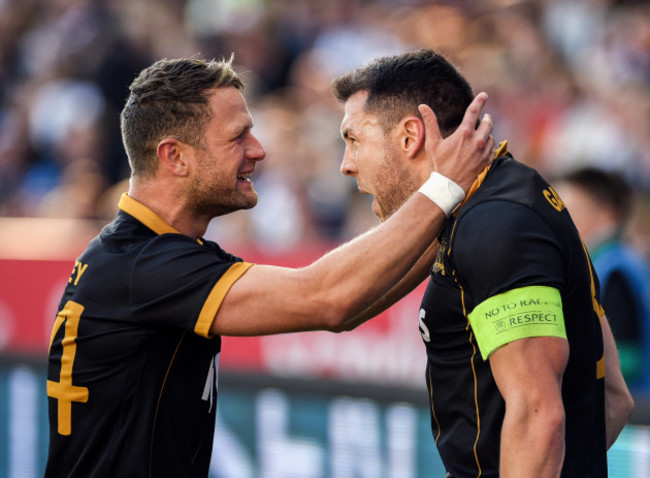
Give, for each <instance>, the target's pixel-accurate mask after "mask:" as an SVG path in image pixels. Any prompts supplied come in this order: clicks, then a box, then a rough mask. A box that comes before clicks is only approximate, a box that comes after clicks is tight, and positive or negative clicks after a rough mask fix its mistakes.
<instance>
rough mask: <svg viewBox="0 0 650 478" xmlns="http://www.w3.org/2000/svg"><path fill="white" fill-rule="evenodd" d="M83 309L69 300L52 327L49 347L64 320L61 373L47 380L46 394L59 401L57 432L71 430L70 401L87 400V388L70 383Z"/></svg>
mask: <svg viewBox="0 0 650 478" xmlns="http://www.w3.org/2000/svg"><path fill="white" fill-rule="evenodd" d="M83 311H84V307H83V305H81V304H77V303H76V302H73V301H71V300H69V301H68V302H67V303H66V304H65V307H63V309H61V311H60V312H59V314H58V315H57V317H56V321H55V322H54V327H53V329H52V337H51V338H50V347H52V342H53V341H54V337H55V336H56V333H57V332H58V330H59V328H60V327H61V325H62V324H63V322H65V336H64V337H63V341H62V343H61V345H62V346H63V354H62V355H61V374H60V376H59V381H58V382H53V381H51V380H48V381H47V396H48V397H52V398H56V399H57V400H58V401H59V406H58V420H59V428H58V431H59V434H60V435H70V433H71V432H72V402H81V403H86V402H87V401H88V388H87V387H77V386H74V385H72V364H73V362H74V357H75V354H76V353H77V343H76V342H75V340H76V338H77V333H78V330H79V319H80V318H81V314H82V312H83Z"/></svg>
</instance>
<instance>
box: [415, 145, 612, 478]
mask: <svg viewBox="0 0 650 478" xmlns="http://www.w3.org/2000/svg"><path fill="white" fill-rule="evenodd" d="M439 239H440V248H439V252H438V257H437V259H436V262H435V264H434V266H433V268H432V270H431V278H430V281H429V284H428V286H427V289H426V291H425V294H424V297H423V301H422V309H421V310H420V328H421V333H422V336H423V338H424V341H425V346H426V351H427V371H426V379H427V386H428V391H429V398H430V406H431V427H432V431H433V436H434V439H435V441H436V445H437V447H438V450H439V452H440V456H441V458H442V461H443V463H444V464H445V466H446V468H447V470H448V471H449V473H450V475H451V476H453V477H455V478H466V477H476V476H481V477H484V478H488V477H496V476H498V472H499V449H500V433H501V424H502V422H503V417H504V411H505V406H504V401H503V398H502V397H501V395H500V393H499V391H498V389H497V386H496V384H495V381H494V378H493V376H492V373H491V369H490V364H489V359H488V360H484V359H483V358H482V356H481V350H479V344H478V342H477V340H476V335H475V333H474V332H475V331H474V330H473V329H472V326H471V324H470V320H469V318H468V316H469V315H470V314H471V312H472V310H473V309H474V308H475V307H476V306H478V305H479V304H481V303H483V302H484V301H486V300H487V299H490V298H493V297H494V296H496V295H498V294H503V293H506V292H508V291H512V290H515V289H519V288H526V287H531V286H533V287H534V288H537V287H538V286H543V287H544V288H545V289H546V290H552V289H551V288H553V289H556V290H557V291H559V293H560V297H561V307H562V311H563V316H564V323H565V328H566V337H567V340H568V342H569V347H570V356H569V362H568V365H567V367H566V371H565V373H564V378H563V381H562V399H563V401H564V408H565V414H566V457H565V460H564V466H563V470H562V476H563V477H577V476H581V477H582V476H585V477H586V476H589V477H593V478H597V477H604V476H606V473H607V465H606V438H605V412H604V380H603V377H604V358H603V342H602V330H601V326H600V315H601V314H602V308H601V307H600V305H599V302H598V295H597V290H598V284H597V278H596V275H595V273H594V271H593V267H592V266H591V263H590V259H589V256H588V254H587V252H586V250H585V248H584V246H583V244H582V241H581V239H580V236H579V234H578V232H577V230H576V228H575V226H574V225H573V221H572V220H571V218H570V215H569V213H568V211H567V210H566V208H565V207H564V204H563V203H562V201H561V199H560V198H559V197H558V196H557V194H556V193H555V191H553V189H552V188H551V187H550V186H549V185H548V184H547V183H546V181H544V180H543V179H542V178H541V176H540V175H539V174H538V173H537V172H535V171H534V170H533V169H531V168H529V167H527V166H525V165H523V164H521V163H519V162H517V161H515V160H514V159H513V158H512V156H510V154H509V153H505V154H504V155H503V156H500V157H498V158H497V159H495V161H494V162H493V163H492V165H491V166H490V169H489V170H488V172H487V174H486V176H485V177H484V179H483V183H482V184H481V186H480V187H479V188H478V189H477V190H476V191H475V192H474V193H473V194H472V195H471V196H469V198H468V199H467V201H466V203H465V204H464V205H463V206H462V208H461V209H460V210H459V212H458V215H457V217H452V218H450V220H449V221H448V222H447V224H446V225H445V227H444V229H443V232H442V233H441V235H440V238H439ZM558 307H559V305H558ZM499 312H500V311H499V310H494V311H488V312H486V313H493V314H498V313H499ZM517 320H518V319H517ZM522 320H525V317H524V318H523V319H522ZM509 325H510V324H508V323H505V322H503V321H494V323H493V329H492V330H488V332H491V333H492V334H498V333H500V332H501V330H499V327H501V328H506V327H507V326H509ZM542 335H543V334H542ZM522 360H526V357H522Z"/></svg>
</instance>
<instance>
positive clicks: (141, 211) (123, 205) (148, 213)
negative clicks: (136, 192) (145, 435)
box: [119, 193, 180, 234]
mask: <svg viewBox="0 0 650 478" xmlns="http://www.w3.org/2000/svg"><path fill="white" fill-rule="evenodd" d="M119 208H120V209H121V210H122V211H124V212H125V213H127V214H129V215H130V216H133V217H134V218H136V219H137V220H138V221H140V222H141V223H142V224H144V225H145V226H147V227H148V228H149V229H151V230H152V231H153V232H155V233H156V234H165V233H174V234H180V232H178V231H177V230H176V229H174V228H173V227H172V226H170V225H169V224H167V223H166V222H165V220H164V219H163V218H161V217H160V216H159V215H158V214H156V213H155V212H153V211H152V210H151V209H149V208H148V207H147V206H145V205H144V204H142V203H141V202H139V201H137V200H135V199H133V198H132V197H131V196H129V195H128V194H127V193H123V194H122V197H120V203H119Z"/></svg>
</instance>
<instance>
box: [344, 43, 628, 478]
mask: <svg viewBox="0 0 650 478" xmlns="http://www.w3.org/2000/svg"><path fill="white" fill-rule="evenodd" d="M333 91H334V94H335V96H336V97H337V98H338V99H339V100H340V101H341V102H342V103H344V104H345V117H344V118H343V121H342V123H341V133H342V135H343V138H344V140H345V143H346V149H345V154H344V157H343V162H342V164H341V171H342V172H343V174H345V175H348V176H352V177H354V178H356V180H357V184H358V187H359V190H360V191H361V192H362V193H368V194H372V195H373V196H374V201H373V210H374V212H375V213H376V214H377V215H378V216H379V217H380V218H381V219H382V220H383V221H390V220H391V219H390V218H392V217H393V214H394V213H395V211H397V210H398V208H399V207H400V206H401V205H402V204H403V203H404V201H406V200H407V198H408V197H409V196H410V195H411V194H412V193H413V191H415V190H416V189H417V187H418V184H420V183H421V182H422V180H423V179H424V178H426V177H428V176H429V174H430V173H431V166H430V164H429V163H428V161H427V160H426V155H425V154H424V153H425V148H423V145H424V141H425V136H426V135H425V126H424V123H423V118H422V117H421V115H420V113H419V111H418V105H419V104H420V103H426V104H427V105H429V106H430V107H431V108H432V109H433V111H434V112H435V114H436V117H437V119H438V124H439V125H440V130H441V131H442V132H443V135H445V134H451V133H452V132H453V131H455V129H456V128H457V127H458V126H459V125H460V124H461V123H460V121H461V118H462V116H461V114H462V113H461V112H462V111H463V109H464V108H465V107H466V106H467V105H468V104H469V103H470V102H471V101H472V97H473V93H472V89H471V87H470V86H469V84H468V83H467V81H466V80H465V79H464V78H463V76H462V75H461V74H460V73H459V72H458V70H457V69H456V68H455V67H454V66H453V65H451V64H450V63H449V62H448V61H447V60H446V59H445V58H444V57H442V56H441V55H439V54H437V53H435V52H433V51H431V50H420V51H416V52H411V53H406V54H403V55H397V56H392V57H384V58H379V59H377V60H375V61H373V62H371V63H370V64H368V65H366V66H363V67H360V68H358V69H356V70H354V71H352V72H350V73H348V74H346V75H343V76H342V77H340V78H337V79H336V80H335V81H334V83H333ZM496 156H497V157H496V159H495V160H494V161H493V162H492V164H491V165H490V166H489V167H486V169H485V170H484V171H483V172H482V173H481V174H480V175H478V176H477V177H476V178H475V182H474V184H473V186H472V188H471V189H470V192H469V194H468V197H467V198H466V199H465V200H464V202H463V203H462V204H461V205H460V208H459V209H457V210H456V211H455V212H454V213H453V215H452V216H450V217H449V219H448V220H447V222H446V224H445V225H444V227H443V229H442V232H441V234H440V235H439V237H438V242H436V243H433V244H432V245H431V247H430V248H429V249H428V251H427V252H426V254H425V255H423V257H422V259H421V260H420V262H419V263H417V264H416V265H415V266H414V267H413V268H412V269H411V270H410V272H409V273H408V274H407V275H406V276H405V277H404V278H403V279H402V280H401V281H400V283H399V284H397V285H396V286H395V287H394V288H393V289H392V290H391V291H389V292H388V293H387V294H386V295H385V296H384V297H382V299H380V300H379V301H377V302H376V303H375V304H373V305H372V306H371V307H369V308H368V309H367V310H366V311H365V312H364V313H362V314H360V315H359V316H358V317H357V318H356V319H354V320H353V321H351V322H349V323H348V325H347V327H348V328H351V327H353V326H355V325H356V324H358V323H361V322H363V321H364V320H366V319H367V318H369V317H372V316H374V315H375V314H377V313H378V312H380V311H381V310H383V309H385V308H386V307H388V306H390V305H391V304H392V303H394V302H395V301H396V300H398V299H399V298H400V297H402V296H403V295H404V294H405V293H406V292H408V291H410V290H412V289H413V288H414V287H415V286H416V285H417V284H419V283H420V282H421V281H422V280H423V279H424V278H425V277H426V276H427V274H428V273H429V272H430V280H429V283H428V286H427V289H426V291H425V293H424V297H423V300H422V306H421V309H420V313H419V328H420V333H421V335H422V339H423V341H424V344H425V346H426V352H427V370H426V381H427V387H428V391H429V402H430V407H431V428H432V431H433V435H434V439H435V442H436V445H437V447H438V451H439V452H440V456H441V458H442V461H443V463H444V465H445V467H446V469H447V476H448V477H454V478H470V477H478V476H481V477H486V478H488V477H497V476H501V477H517V478H521V477H531V478H532V477H534V478H541V477H557V476H562V477H572V478H577V477H587V476H589V477H605V476H607V455H606V452H607V448H608V447H609V446H611V444H612V443H613V442H614V440H615V439H616V437H617V436H618V434H619V433H620V431H621V429H622V428H623V426H624V424H625V422H626V421H627V419H628V418H629V416H630V414H631V412H632V408H633V402H632V398H631V396H630V394H629V392H628V390H627V387H626V385H625V382H624V381H623V378H622V376H621V371H620V366H619V363H618V356H617V354H616V347H615V344H614V341H613V338H612V334H611V331H610V329H609V326H608V323H607V318H606V317H605V315H604V313H603V310H602V308H601V306H600V304H599V297H598V292H597V278H596V275H595V273H594V270H593V268H592V266H591V263H590V259H589V256H588V254H587V251H586V250H585V249H584V247H583V245H582V243H581V241H580V237H579V235H578V233H577V231H576V229H575V226H574V225H573V223H572V221H571V218H570V216H569V214H568V212H567V211H566V208H565V207H564V204H563V203H562V201H561V199H560V198H559V197H558V196H557V194H556V193H555V192H554V191H553V189H552V188H551V187H550V186H549V185H548V183H546V181H544V179H543V178H542V177H541V176H540V175H539V174H537V172H535V171H534V170H533V169H531V168H529V167H527V166H525V165H523V164H522V163H519V162H517V161H515V159H514V158H513V156H512V155H511V154H510V153H509V152H508V149H507V143H506V142H503V143H501V145H500V147H499V148H498V150H497V153H496ZM434 257H435V260H434Z"/></svg>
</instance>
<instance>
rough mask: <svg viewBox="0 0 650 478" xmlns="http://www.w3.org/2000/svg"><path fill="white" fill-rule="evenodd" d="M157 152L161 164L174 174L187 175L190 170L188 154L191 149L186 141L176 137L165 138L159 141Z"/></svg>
mask: <svg viewBox="0 0 650 478" xmlns="http://www.w3.org/2000/svg"><path fill="white" fill-rule="evenodd" d="M156 152H157V154H158V159H159V160H160V164H161V166H163V167H164V168H166V169H167V170H168V171H169V172H171V173H172V174H173V175H174V176H187V174H188V172H189V171H188V163H187V155H188V154H190V151H189V148H188V146H187V145H186V144H185V143H182V142H181V141H179V140H178V139H176V138H165V139H163V140H162V141H161V142H160V143H158V148H157V151H156Z"/></svg>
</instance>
